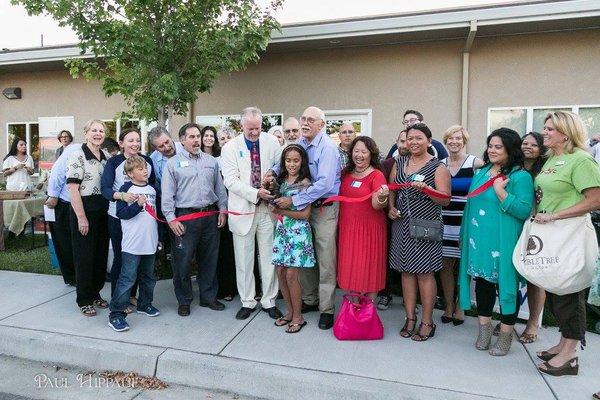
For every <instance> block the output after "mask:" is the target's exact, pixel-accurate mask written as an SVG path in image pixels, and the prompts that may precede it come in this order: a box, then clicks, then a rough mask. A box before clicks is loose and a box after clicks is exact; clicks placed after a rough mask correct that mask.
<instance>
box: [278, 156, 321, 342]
mask: <svg viewBox="0 0 600 400" xmlns="http://www.w3.org/2000/svg"><path fill="white" fill-rule="evenodd" d="M279 165H281V166H282V168H281V169H282V171H281V174H280V175H279V176H278V177H277V183H278V184H279V192H280V194H281V196H284V197H289V196H293V195H295V194H297V193H299V192H300V191H301V190H305V189H306V188H307V187H308V186H309V185H310V170H309V169H308V155H307V154H306V150H304V148H302V147H301V146H299V145H297V144H290V145H288V146H287V147H286V148H285V149H283V152H282V153H281V161H280V164H279ZM269 208H270V210H271V212H272V213H273V214H275V215H276V217H277V225H276V227H275V233H274V235H273V265H275V267H276V270H277V279H278V280H279V289H280V290H281V295H282V296H283V300H284V301H285V307H286V309H287V311H286V314H285V315H284V316H282V317H280V318H278V319H277V320H276V321H275V325H276V326H287V329H286V332H287V333H297V332H300V330H301V329H302V328H303V327H304V326H305V325H306V321H304V318H303V317H302V287H301V286H300V281H299V280H298V270H299V269H300V268H312V267H314V266H315V263H316V261H315V251H314V247H313V240H312V232H311V229H310V223H309V222H308V218H309V217H310V212H311V207H310V204H309V205H308V206H305V207H304V208H303V209H298V208H297V207H295V206H293V205H292V208H291V209H290V210H284V209H281V208H278V207H276V206H274V205H271V206H270V207H269Z"/></svg>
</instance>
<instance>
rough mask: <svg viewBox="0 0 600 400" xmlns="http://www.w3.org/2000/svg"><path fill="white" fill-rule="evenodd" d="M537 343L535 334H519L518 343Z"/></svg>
mask: <svg viewBox="0 0 600 400" xmlns="http://www.w3.org/2000/svg"><path fill="white" fill-rule="evenodd" d="M535 341H537V334H535V333H525V332H523V333H521V336H519V342H521V343H523V344H529V343H533V342H535Z"/></svg>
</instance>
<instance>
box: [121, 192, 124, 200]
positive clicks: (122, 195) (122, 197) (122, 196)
mask: <svg viewBox="0 0 600 400" xmlns="http://www.w3.org/2000/svg"><path fill="white" fill-rule="evenodd" d="M121 201H125V193H123V192H121Z"/></svg>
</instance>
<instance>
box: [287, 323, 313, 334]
mask: <svg viewBox="0 0 600 400" xmlns="http://www.w3.org/2000/svg"><path fill="white" fill-rule="evenodd" d="M307 323H308V322H306V321H304V322H303V323H301V324H289V325H288V328H287V329H286V330H285V333H298V332H300V331H301V330H302V328H304V326H305V325H306V324H307ZM294 328H298V329H297V330H290V329H294Z"/></svg>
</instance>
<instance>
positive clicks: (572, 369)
mask: <svg viewBox="0 0 600 400" xmlns="http://www.w3.org/2000/svg"><path fill="white" fill-rule="evenodd" d="M542 365H543V366H544V368H540V367H541V365H539V366H538V371H540V372H542V373H544V374H548V375H552V376H564V375H577V374H578V373H579V357H574V358H571V359H570V360H569V361H567V362H566V363H564V364H563V365H561V366H560V367H553V366H552V365H550V363H548V361H545V362H544V363H543V364H542Z"/></svg>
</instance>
